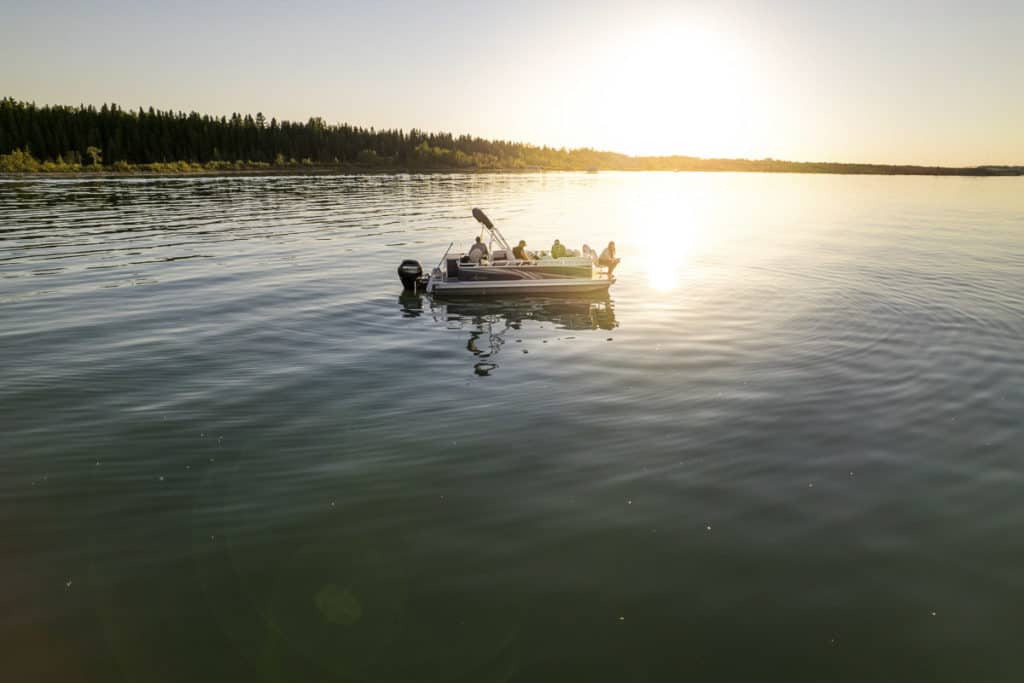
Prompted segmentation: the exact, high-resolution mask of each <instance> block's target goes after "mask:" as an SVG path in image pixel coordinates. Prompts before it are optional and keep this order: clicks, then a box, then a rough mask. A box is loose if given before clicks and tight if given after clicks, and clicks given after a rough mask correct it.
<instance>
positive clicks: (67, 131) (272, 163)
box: [0, 97, 1024, 175]
mask: <svg viewBox="0 0 1024 683" xmlns="http://www.w3.org/2000/svg"><path fill="white" fill-rule="evenodd" d="M289 168H293V169H302V168H317V169H326V168H337V169H341V170H375V169H380V170H410V171H415V170H581V171H583V170H586V171H597V170H627V171H650V170H661V171H755V172H788V173H880V174H919V175H924V174H927V175H1019V174H1021V173H1022V172H1024V169H1022V168H1021V167H992V166H986V167H971V168H944V167H929V166H886V165H877V164H842V163H832V162H823V163H815V162H791V161H779V160H775V159H760V160H749V159H704V158H698V157H691V156H648V157H633V156H628V155H625V154H618V153H615V152H605V151H598V150H594V149H589V148H581V149H565V148H553V147H545V146H536V145H530V144H526V143H522V142H511V141H506V140H486V139H483V138H479V137H473V136H470V135H458V136H456V135H452V134H451V133H427V132H424V131H421V130H416V129H410V130H407V131H406V130H392V129H380V130H378V129H375V128H363V127H360V126H353V125H349V124H347V123H342V124H330V123H327V122H325V121H324V120H323V119H322V118H319V117H314V118H310V119H309V120H308V121H305V122H292V121H278V120H277V119H276V118H270V119H268V118H267V117H266V116H265V115H264V114H263V113H262V112H260V113H257V114H256V115H255V116H253V115H251V114H245V115H242V114H238V113H235V114H232V115H231V116H230V117H228V116H221V117H217V116H210V115H207V114H199V113H197V112H194V111H193V112H189V113H185V112H181V111H177V112H176V111H161V110H156V109H154V108H152V107H150V108H148V109H145V108H141V107H140V108H139V109H137V110H135V109H122V108H120V107H119V106H118V105H116V104H104V105H102V106H101V107H99V108H96V107H95V106H92V105H79V106H77V107H75V106H60V105H58V106H50V105H44V106H38V105H36V104H35V103H31V102H22V101H18V100H15V99H13V98H11V97H7V98H4V99H0V173H19V172H21V173H24V172H28V173H38V172H87V171H102V172H129V173H130V172H157V173H161V172H167V173H190V172H203V171H229V170H237V171H258V170H261V169H268V170H287V169H289Z"/></svg>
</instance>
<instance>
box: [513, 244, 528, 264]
mask: <svg viewBox="0 0 1024 683" xmlns="http://www.w3.org/2000/svg"><path fill="white" fill-rule="evenodd" d="M512 256H514V257H516V258H517V259H519V260H520V261H529V260H530V256H529V254H528V252H527V251H526V240H519V244H518V245H516V246H514V247H512Z"/></svg>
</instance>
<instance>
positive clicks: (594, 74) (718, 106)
mask: <svg viewBox="0 0 1024 683" xmlns="http://www.w3.org/2000/svg"><path fill="white" fill-rule="evenodd" d="M745 62H746V59H745V54H744V50H742V49H741V48H740V47H739V46H738V45H736V44H734V42H733V41H731V40H730V39H729V38H728V37H727V36H725V35H723V34H719V33H715V32H712V31H709V30H706V29H702V28H696V27H687V26H668V27H660V28H656V29H650V30H646V31H639V32H633V33H630V34H627V35H626V36H625V37H623V38H622V39H621V40H620V41H619V42H617V43H615V44H613V45H610V46H607V48H606V49H604V50H603V51H602V52H601V53H600V54H599V55H597V56H596V57H595V58H594V60H593V61H592V62H591V63H590V64H589V66H588V73H589V74H590V75H589V82H588V83H587V86H586V88H585V90H586V91H588V95H589V100H590V102H589V109H590V110H591V111H590V117H589V118H590V120H591V121H593V122H594V123H596V124H599V125H600V128H601V130H602V131H603V133H604V138H605V139H606V140H607V141H608V145H609V146H610V147H612V148H614V149H618V150H621V151H624V152H627V153H631V154H667V153H686V154H693V155H703V156H719V155H723V154H738V153H742V152H743V150H744V149H746V148H748V147H749V142H750V140H749V138H748V133H747V130H748V129H749V125H746V124H747V122H748V121H749V119H750V117H752V116H754V115H756V112H754V111H751V109H752V106H753V105H752V101H753V96H754V92H753V91H754V88H753V84H752V82H751V78H750V73H749V69H747V68H746V64H745Z"/></svg>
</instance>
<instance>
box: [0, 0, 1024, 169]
mask: <svg viewBox="0 0 1024 683" xmlns="http://www.w3.org/2000/svg"><path fill="white" fill-rule="evenodd" d="M0 26H2V27H3V29H4V31H3V38H2V39H0V95H9V96H13V97H15V98H16V99H24V100H35V101H36V102H37V103H40V104H44V103H46V104H78V103H82V102H84V103H93V104H101V103H103V102H110V101H114V102H117V103H118V104H120V105H121V106H123V107H126V108H128V107H138V106H139V105H144V106H149V105H153V106H156V107H158V108H165V109H166V108H173V109H182V110H193V109H194V110H197V111H200V112H208V113H214V114H230V113H231V112H234V111H238V112H242V113H246V112H248V113H255V112H257V111H262V112H264V113H265V114H266V115H267V116H268V117H270V116H276V117H278V118H288V119H303V120H304V119H306V118H308V117H310V116H322V117H324V118H325V119H326V120H328V121H330V122H341V121H348V122H350V123H355V124H360V125H365V126H371V125H372V126H376V127H389V128H392V127H394V128H405V129H408V128H412V127H416V128H421V129H425V130H447V131H452V132H457V133H461V132H466V133H471V134H475V135H481V136H485V137H492V138H502V139H513V140H521V141H527V142H534V143H538V144H549V145H555V146H568V147H576V146H591V147H597V148H601V149H613V150H617V151H623V152H627V153H631V154H694V155H699V156H743V157H757V158H760V157H769V156H770V157H775V158H784V159H800V160H829V161H876V162H911V163H922V164H932V163H935V164H948V165H960V164H965V165H968V164H980V163H1013V164H1024V0H1004V1H1003V2H994V1H985V0H980V1H976V2H970V1H968V0H962V1H960V2H941V1H940V2H896V1H895V0H893V1H889V2H876V1H874V0H860V1H852V0H845V1H843V2H832V1H830V0H817V1H813V2H811V1H808V2H804V1H792V2H785V1H783V0H779V1H777V2H742V1H741V2H679V1H677V2H659V1H655V0H629V1H628V2H602V1H600V0H593V1H590V2H558V1H557V0H547V1H544V2H534V1H533V0H522V1H519V2H516V1H512V0H506V1H504V2H490V1H489V0H473V1H472V2H461V1H459V2H439V3H428V2H417V1H414V0H378V1H376V2H363V3H355V2H347V1H345V0H334V1H332V2H310V1H308V0H293V1H291V2H273V3H270V2H262V1H260V0H248V1H247V2H238V1H235V0H232V1H230V2H216V0H205V1H203V2H195V1H194V0H181V1H178V2H174V1H171V0H164V1H162V2H146V1H134V2H128V1H127V0H110V1H104V0H100V1H90V2H53V1H48V0H35V1H33V2H27V1H25V0H0Z"/></svg>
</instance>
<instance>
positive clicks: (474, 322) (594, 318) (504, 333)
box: [398, 292, 619, 376]
mask: <svg viewBox="0 0 1024 683" xmlns="http://www.w3.org/2000/svg"><path fill="white" fill-rule="evenodd" d="M398 301H399V305H400V307H401V310H402V315H403V316H404V317H407V318H415V317H420V316H430V317H431V318H433V320H434V321H435V322H436V323H438V324H443V325H445V327H446V328H447V329H450V330H464V331H466V332H468V334H469V338H468V339H467V340H466V350H467V351H468V352H469V353H470V354H472V356H473V359H474V365H473V370H474V372H476V374H478V375H481V376H486V375H489V374H490V373H491V372H492V371H493V370H496V369H497V368H498V363H497V356H498V354H499V353H500V351H501V349H502V347H503V346H504V345H505V344H506V343H507V342H508V341H514V339H515V338H514V337H513V336H512V335H510V333H513V334H514V333H515V332H517V331H522V330H524V329H527V328H528V327H529V325H530V323H553V324H554V329H556V330H557V329H561V330H580V331H585V330H613V329H615V328H616V327H618V325H619V323H618V321H617V320H616V319H615V306H614V302H613V301H612V300H611V299H610V298H609V297H608V296H607V295H605V294H602V295H600V296H596V297H588V296H573V297H565V296H560V297H526V296H518V297H510V298H508V299H487V300H483V299H479V298H465V299H461V300H460V299H452V298H444V299H441V298H433V299H432V298H430V297H428V296H422V295H418V294H413V293H411V292H405V293H403V294H402V295H401V296H400V297H399V300H398Z"/></svg>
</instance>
